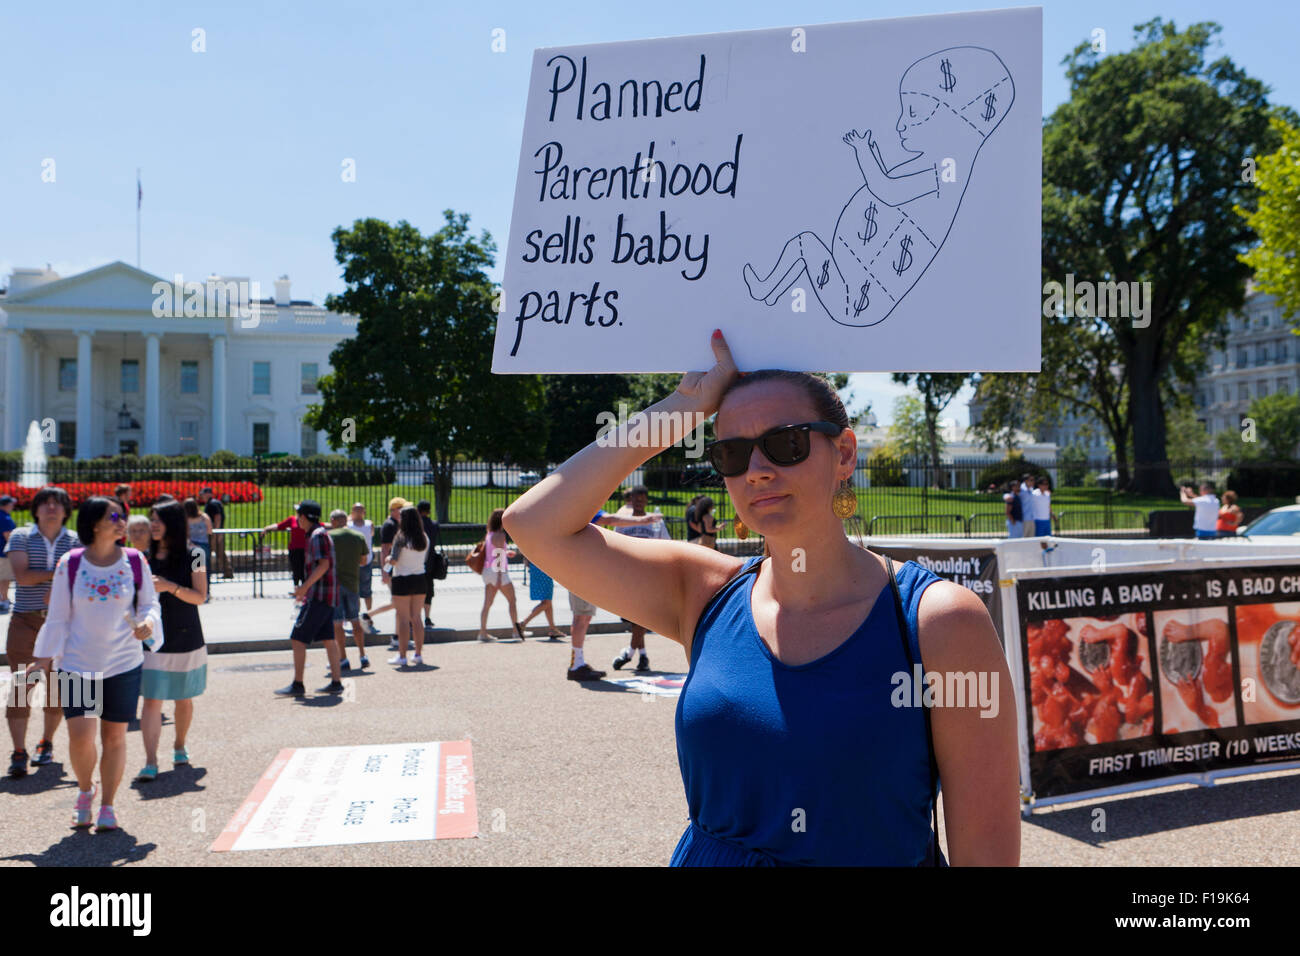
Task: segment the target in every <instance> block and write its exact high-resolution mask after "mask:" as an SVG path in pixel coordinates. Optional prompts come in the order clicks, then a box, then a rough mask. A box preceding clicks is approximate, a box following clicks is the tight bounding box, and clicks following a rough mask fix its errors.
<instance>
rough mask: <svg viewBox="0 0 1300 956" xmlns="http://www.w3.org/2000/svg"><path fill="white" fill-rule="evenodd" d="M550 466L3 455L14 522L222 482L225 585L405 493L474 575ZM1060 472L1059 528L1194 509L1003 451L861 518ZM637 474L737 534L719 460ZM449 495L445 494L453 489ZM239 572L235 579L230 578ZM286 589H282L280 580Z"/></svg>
mask: <svg viewBox="0 0 1300 956" xmlns="http://www.w3.org/2000/svg"><path fill="white" fill-rule="evenodd" d="M544 473H545V469H530V468H526V467H522V466H519V465H512V464H506V465H502V464H488V463H480V462H458V463H456V464H455V466H454V467H453V469H452V472H451V485H450V489H449V494H444V495H443V496H442V498H441V499H440V498H439V495H438V493H437V492H438V486H437V485H436V484H435V475H434V473H433V471H432V470H431V468H430V467H429V466H428V465H427V464H424V463H421V462H396V461H356V460H349V459H343V458H339V457H337V456H335V457H332V458H325V457H322V458H319V459H311V458H308V459H273V458H263V459H256V460H236V459H233V456H225V457H220V458H214V459H201V458H197V457H196V456H191V457H188V458H183V459H170V460H169V459H159V458H157V457H154V458H134V457H131V456H123V457H121V458H114V459H94V460H89V461H70V460H66V459H51V460H50V461H49V462H48V463H47V464H46V472H45V474H44V475H43V476H42V475H41V474H40V473H38V472H37V471H35V470H34V469H33V468H32V466H31V465H30V463H29V464H28V465H24V464H23V462H22V461H21V460H20V459H19V458H17V457H16V456H15V455H14V453H4V454H2V455H0V493H8V494H12V495H14V496H15V497H16V498H17V499H18V505H17V507H16V509H15V514H14V518H15V520H16V521H18V522H19V523H20V524H22V523H25V522H27V521H29V520H30V515H29V514H28V513H27V512H26V510H25V509H26V507H27V505H28V504H29V503H30V501H31V495H32V493H34V491H35V490H36V489H37V488H38V487H39V486H40V485H41V484H43V483H58V484H60V485H62V486H64V487H65V488H67V489H68V491H69V492H70V493H71V494H72V495H73V497H74V499H75V500H77V501H81V500H84V499H85V498H86V497H89V496H90V495H92V494H111V493H112V492H113V489H114V488H115V487H116V486H117V485H118V484H130V485H131V486H132V503H133V510H135V508H136V507H137V506H147V505H150V504H152V503H153V502H154V501H156V500H157V499H158V496H159V495H162V494H170V495H173V496H174V497H176V498H178V499H184V498H187V497H198V496H199V493H200V492H201V490H202V489H204V488H211V489H212V491H213V493H214V494H215V496H216V497H218V498H220V499H221V500H222V501H223V508H224V512H225V522H224V528H223V530H224V532H225V534H223V535H222V536H221V541H222V543H223V544H224V550H225V554H224V557H223V556H222V554H221V548H220V547H218V548H217V549H216V553H214V555H213V561H214V565H215V566H214V568H213V570H214V572H215V573H214V574H213V576H212V577H213V581H214V585H215V584H217V583H218V582H221V581H253V582H254V584H255V589H258V590H259V593H260V590H264V589H265V584H264V582H266V581H270V580H279V579H285V580H287V579H288V578H289V565H288V559H287V550H288V549H287V545H288V536H289V533H288V531H287V530H283V529H280V530H277V529H276V528H275V526H276V525H279V524H281V523H283V522H285V520H286V519H291V518H292V516H293V514H294V508H295V506H296V505H297V503H298V502H299V501H301V500H303V499H304V498H311V499H314V500H316V501H317V502H319V503H320V505H321V506H322V508H323V509H324V511H325V513H326V515H327V516H328V514H329V512H330V511H331V510H333V509H336V508H337V509H341V510H344V511H350V510H351V508H352V506H353V505H354V504H358V503H359V504H361V505H362V506H363V508H364V510H365V513H366V516H367V517H368V518H369V519H370V520H371V521H373V522H374V525H375V527H376V535H375V542H376V547H378V542H379V534H378V528H379V526H380V525H381V524H382V522H383V521H384V519H385V518H387V517H388V506H389V502H390V501H391V500H392V499H394V498H402V499H403V500H405V501H407V502H410V503H415V502H417V501H420V500H422V499H423V500H428V501H429V502H430V504H431V505H432V508H433V511H434V517H435V518H436V519H437V520H439V522H440V529H441V543H442V546H443V549H444V550H446V551H447V552H448V553H449V555H450V556H451V559H452V560H451V568H452V572H453V573H455V574H459V573H461V572H463V571H467V570H468V569H467V567H466V566H465V565H464V563H463V560H462V558H463V555H464V554H465V553H467V552H468V551H469V549H470V548H471V547H472V546H473V545H474V544H475V543H476V542H477V541H479V540H481V539H482V536H483V534H484V529H485V526H486V523H487V520H488V517H489V515H491V513H492V512H493V511H494V510H495V509H498V508H505V507H507V506H508V505H509V504H510V503H511V502H512V501H514V500H515V499H516V498H517V497H518V496H519V495H520V494H522V493H523V492H524V491H525V490H526V489H527V488H528V487H530V486H531V485H532V484H534V483H535V482H536V481H538V480H540V478H541V477H542V476H543V474H544ZM1026 473H1028V474H1032V475H1034V476H1035V477H1037V476H1040V475H1042V476H1046V477H1047V478H1048V481H1049V484H1050V485H1051V487H1052V488H1053V489H1054V492H1053V498H1052V513H1053V531H1054V532H1055V533H1057V534H1063V535H1089V534H1102V533H1108V534H1131V535H1144V534H1157V535H1159V534H1161V533H1162V531H1164V530H1167V529H1169V528H1181V522H1173V523H1168V522H1166V523H1164V524H1161V527H1160V528H1155V527H1153V526H1152V524H1151V520H1152V519H1151V516H1152V515H1153V514H1154V513H1156V512H1161V511H1165V512H1185V513H1187V515H1188V516H1189V517H1188V518H1187V523H1188V524H1190V509H1188V508H1187V507H1186V506H1185V505H1183V504H1182V503H1181V502H1180V501H1179V499H1178V498H1177V497H1176V493H1174V492H1173V490H1172V489H1167V491H1168V493H1167V494H1164V495H1136V494H1134V493H1132V492H1128V491H1123V490H1117V486H1118V485H1119V484H1121V483H1122V481H1123V479H1124V478H1125V477H1127V478H1130V479H1132V478H1141V477H1142V474H1143V473H1139V472H1136V471H1130V472H1129V474H1128V475H1125V474H1124V473H1123V472H1122V471H1121V470H1120V469H1118V468H1117V466H1116V463H1115V462H1114V461H1113V460H1107V459H1093V460H1082V459H1073V458H1064V457H1062V458H1051V459H1038V458H1034V457H1031V458H1030V459H1028V460H1025V459H1003V458H996V457H985V458H961V459H954V460H951V461H947V460H945V461H944V462H943V463H942V466H941V467H940V468H938V469H936V468H934V467H933V466H932V465H931V464H930V463H929V462H928V461H927V460H925V459H922V458H897V459H885V458H880V457H871V456H870V454H869V453H868V452H866V451H864V452H862V453H861V456H860V461H859V465H858V468H857V469H856V471H855V473H854V476H853V487H854V491H855V493H856V495H857V498H858V517H859V519H860V520H861V521H862V523H863V525H865V527H866V530H867V531H868V532H869V533H870V534H874V535H911V534H924V535H946V536H958V537H981V536H1002V535H1005V534H1006V523H1005V514H1004V509H1005V506H1004V501H1003V498H1002V495H1003V493H1004V491H1005V488H1006V483H1007V480H1008V479H1010V478H1012V477H1016V478H1019V477H1021V476H1022V475H1023V474H1026ZM1168 473H1169V475H1170V476H1171V477H1172V478H1173V479H1174V480H1175V481H1176V482H1179V483H1194V484H1197V485H1199V483H1200V482H1201V481H1210V482H1212V483H1213V484H1214V487H1215V488H1216V490H1217V491H1219V492H1222V491H1224V490H1225V489H1226V488H1233V489H1236V490H1237V491H1238V494H1239V495H1240V496H1241V504H1242V506H1243V507H1244V509H1245V510H1246V512H1247V515H1248V516H1253V515H1255V514H1258V513H1262V512H1264V511H1266V510H1268V508H1270V507H1275V506H1277V505H1280V504H1290V503H1293V502H1294V501H1295V496H1296V495H1297V494H1300V466H1296V465H1295V464H1293V463H1286V462H1284V463H1278V464H1260V463H1250V464H1247V465H1240V464H1238V465H1234V464H1233V463H1232V462H1228V461H1225V460H1217V459H1211V460H1199V461H1192V462H1178V463H1174V464H1172V465H1171V466H1169V467H1168ZM634 483H641V484H644V485H646V486H647V488H648V491H649V508H650V509H651V510H652V511H656V510H657V511H660V512H662V513H663V515H664V517H665V519H666V522H667V527H668V529H669V533H670V534H671V535H672V537H674V538H677V539H685V537H686V519H685V514H686V509H687V507H688V505H689V504H690V503H691V502H692V500H694V499H695V498H697V497H698V496H701V495H704V496H707V497H708V498H710V499H711V500H712V502H713V514H714V517H715V518H716V519H718V520H719V521H720V522H721V523H722V528H721V532H720V533H721V535H722V537H724V538H725V537H727V536H729V535H730V523H729V522H730V521H732V520H733V519H734V518H735V510H734V508H733V506H732V502H731V500H730V498H729V496H728V494H727V490H726V487H725V484H724V482H723V480H722V478H721V477H720V476H718V475H717V474H716V473H715V472H713V470H712V469H711V468H709V467H708V466H707V465H706V464H701V463H691V462H688V463H686V464H681V463H677V464H672V463H669V462H668V461H667V460H666V458H664V457H663V456H661V457H659V458H655V459H652V460H651V461H649V462H647V463H646V465H644V466H643V467H642V468H640V469H638V470H637V471H636V472H634V473H633V474H632V475H630V476H629V477H628V480H627V481H626V482H625V483H624V486H623V487H624V491H619V492H616V493H615V495H614V496H613V497H612V498H611V499H610V500H609V501H607V502H606V503H605V508H606V509H607V510H614V509H617V508H619V507H621V506H622V505H623V503H624V496H625V490H626V489H627V488H628V487H630V486H631V485H632V484H634ZM444 490H445V489H444ZM227 572H229V574H230V575H231V576H230V577H226V576H225V575H226V573H227ZM277 587H278V585H277Z"/></svg>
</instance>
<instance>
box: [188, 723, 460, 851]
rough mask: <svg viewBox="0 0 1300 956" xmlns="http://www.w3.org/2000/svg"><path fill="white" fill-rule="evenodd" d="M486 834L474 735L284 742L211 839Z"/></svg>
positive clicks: (228, 846)
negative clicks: (409, 740) (355, 742)
mask: <svg viewBox="0 0 1300 956" xmlns="http://www.w3.org/2000/svg"><path fill="white" fill-rule="evenodd" d="M477 834H478V807H477V804H476V803H475V799H474V758H473V754H472V752H471V750H470V743H469V741H468V740H457V741H451V742H438V741H432V742H428V743H414V744H370V745H365V746H358V747H303V748H298V749H293V748H290V749H285V750H281V751H280V753H279V754H278V755H277V756H276V758H275V760H273V761H272V762H271V766H270V767H269V768H267V771H266V773H264V774H262V778H261V779H260V780H258V782H257V786H255V787H254V788H253V792H252V793H250V794H249V795H248V798H247V799H246V800H245V801H244V803H243V805H242V806H241V807H240V808H239V810H238V812H236V813H235V815H234V816H233V817H232V818H231V820H230V822H229V823H228V824H226V827H225V829H224V830H222V831H221V835H220V836H219V837H217V840H216V842H215V843H213V844H212V846H211V847H210V849H211V850H214V851H224V850H279V849H285V848H288V847H300V846H337V845H339V844H343V843H390V842H394V841H399V840H441V839H448V838H456V837H472V836H476V835H477Z"/></svg>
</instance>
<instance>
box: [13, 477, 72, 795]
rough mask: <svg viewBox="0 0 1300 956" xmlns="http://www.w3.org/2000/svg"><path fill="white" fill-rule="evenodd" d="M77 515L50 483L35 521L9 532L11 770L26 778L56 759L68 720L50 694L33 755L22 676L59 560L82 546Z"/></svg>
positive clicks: (38, 499) (37, 500) (35, 505)
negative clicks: (72, 524)
mask: <svg viewBox="0 0 1300 956" xmlns="http://www.w3.org/2000/svg"><path fill="white" fill-rule="evenodd" d="M70 517H72V499H71V498H69V497H68V493H67V492H66V491H64V490H63V489H62V488H56V487H53V486H48V487H45V488H42V489H41V490H40V491H38V492H36V494H35V495H33V496H32V523H31V524H30V525H28V526H27V527H26V528H19V529H17V530H15V531H13V532H12V533H11V534H10V536H9V551H8V554H9V562H10V564H11V565H12V567H13V572H14V603H13V615H12V616H11V617H10V618H9V631H8V635H7V640H6V643H5V654H6V656H7V657H8V659H9V671H10V673H11V674H13V675H14V676H15V679H14V680H13V681H12V682H11V683H10V685H9V700H8V701H7V703H6V707H5V717H6V718H8V723H9V736H10V737H11V738H13V744H14V749H13V753H11V754H10V755H9V775H10V776H11V777H22V776H26V774H27V767H28V765H29V764H30V765H31V766H34V767H41V766H44V765H46V764H48V763H49V762H50V761H52V760H53V759H54V732H55V731H56V730H58V729H59V723H60V722H61V721H62V720H63V709H62V708H61V707H60V706H59V704H58V701H57V700H56V699H55V697H54V695H52V694H49V693H47V694H46V695H45V712H44V715H43V716H44V723H43V725H42V732H41V737H40V741H39V742H38V743H37V745H36V756H34V757H29V756H28V754H27V744H26V740H27V721H28V719H29V718H30V716H31V705H30V704H29V703H28V700H29V696H30V695H29V693H28V691H27V688H25V687H24V686H22V683H21V682H20V681H19V680H17V679H16V678H17V675H19V674H21V673H23V672H24V671H25V669H26V668H27V665H28V664H30V663H31V662H32V661H33V660H35V659H36V655H35V650H36V636H37V634H39V633H40V630H41V628H42V627H43V626H44V624H45V616H46V614H47V612H48V604H49V600H50V582H51V581H53V580H54V569H55V567H56V566H57V565H58V562H59V559H60V558H62V557H63V556H64V555H65V554H67V553H68V552H69V551H71V550H72V549H73V548H75V547H77V545H78V544H80V542H79V541H78V540H77V535H76V533H75V532H72V531H69V530H68V529H67V528H66V527H64V526H65V525H66V524H67V523H68V519H69V518H70ZM49 678H50V669H49V667H48V666H47V667H46V668H45V682H46V683H45V687H46V690H47V691H48V690H49V688H50V682H49Z"/></svg>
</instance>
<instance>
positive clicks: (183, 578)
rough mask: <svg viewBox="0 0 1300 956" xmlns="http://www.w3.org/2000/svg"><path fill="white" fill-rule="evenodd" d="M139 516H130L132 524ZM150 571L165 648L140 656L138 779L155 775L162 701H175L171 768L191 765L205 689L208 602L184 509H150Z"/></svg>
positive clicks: (172, 505) (165, 505)
mask: <svg viewBox="0 0 1300 956" xmlns="http://www.w3.org/2000/svg"><path fill="white" fill-rule="evenodd" d="M136 517H138V516H137V515H132V520H133V521H134V520H135V518H136ZM146 522H147V524H148V527H149V537H150V551H149V568H150V570H151V571H152V573H153V585H154V589H155V590H156V591H157V592H158V606H159V609H160V612H161V616H162V632H163V637H164V643H163V646H162V647H160V648H159V649H157V650H156V651H148V652H146V653H145V655H144V673H143V674H142V676H141V681H140V694H141V696H142V697H143V698H144V704H143V706H142V707H141V709H140V736H141V738H142V739H143V741H144V753H145V765H144V768H143V769H142V770H141V771H140V772H139V773H138V774H136V779H137V780H140V781H144V782H147V781H150V780H154V779H155V778H157V776H158V744H159V741H160V740H161V739H162V718H163V701H175V709H174V710H173V712H172V713H173V716H172V721H173V728H172V729H173V730H174V731H175V734H176V739H175V740H174V741H173V743H172V766H173V767H184V766H188V765H189V763H190V751H189V744H188V741H189V734H190V727H191V726H192V725H193V723H194V701H195V698H197V697H200V696H202V694H203V692H204V691H205V690H206V689H207V686H208V648H207V644H206V643H205V642H204V640H203V622H202V621H201V620H200V619H199V605H200V604H203V603H204V602H205V601H206V600H207V598H208V570H207V569H208V566H207V563H206V555H205V554H204V552H203V549H202V548H200V547H199V546H198V545H196V544H193V543H191V542H188V541H187V540H186V534H187V525H188V521H187V519H186V514H185V509H184V507H183V506H182V505H180V504H178V503H176V502H175V501H164V502H162V503H161V504H155V505H154V506H153V507H152V508H150V509H149V517H148V518H147V519H146Z"/></svg>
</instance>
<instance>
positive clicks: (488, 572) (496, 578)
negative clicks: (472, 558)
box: [478, 508, 524, 643]
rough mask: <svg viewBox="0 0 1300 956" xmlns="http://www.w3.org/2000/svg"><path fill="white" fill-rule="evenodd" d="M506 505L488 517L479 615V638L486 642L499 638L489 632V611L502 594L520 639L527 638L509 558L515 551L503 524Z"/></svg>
mask: <svg viewBox="0 0 1300 956" xmlns="http://www.w3.org/2000/svg"><path fill="white" fill-rule="evenodd" d="M503 514H505V509H504V508H497V509H496V510H495V511H493V512H492V514H491V515H490V516H489V517H488V523H487V535H486V536H485V537H484V538H483V571H482V574H481V577H482V578H483V611H482V613H481V614H480V615H479V626H478V639H479V640H480V641H483V642H485V643H488V642H491V641H494V640H496V638H494V637H492V635H490V634H489V633H488V629H487V619H488V611H489V610H490V609H491V607H492V602H493V601H494V600H496V596H497V595H498V594H504V595H505V598H506V606H507V607H508V608H509V610H510V623H511V624H513V625H514V628H515V633H516V634H518V635H519V640H521V641H522V640H523V639H524V629H523V628H522V627H521V626H520V625H519V612H518V611H517V610H516V608H515V586H514V584H513V583H511V581H510V571H509V561H510V559H511V558H513V557H515V552H514V551H511V550H510V549H509V548H508V547H506V533H505V531H504V530H503V529H502V527H501V516H502V515H503Z"/></svg>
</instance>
